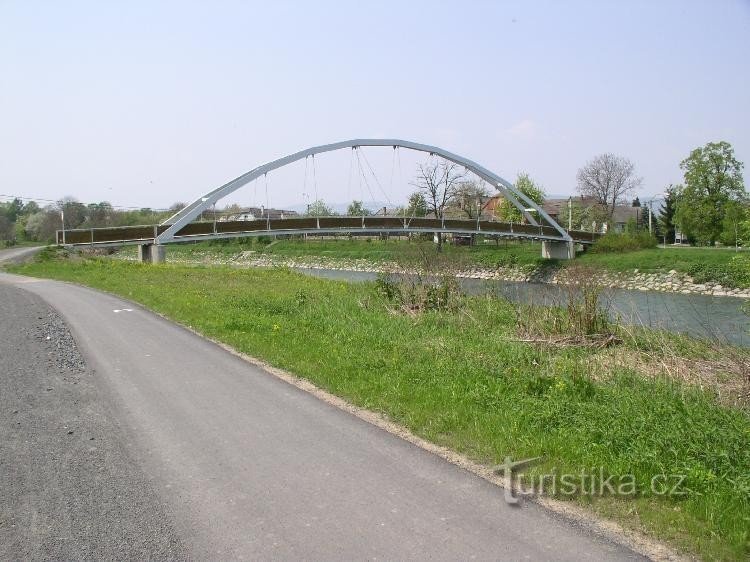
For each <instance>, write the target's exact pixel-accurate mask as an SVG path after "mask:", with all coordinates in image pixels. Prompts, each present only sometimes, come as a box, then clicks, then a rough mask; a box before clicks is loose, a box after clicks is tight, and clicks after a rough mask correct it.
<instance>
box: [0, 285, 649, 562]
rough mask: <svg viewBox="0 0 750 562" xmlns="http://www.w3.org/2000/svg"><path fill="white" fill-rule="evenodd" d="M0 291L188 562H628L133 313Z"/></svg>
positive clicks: (85, 296) (47, 289) (94, 299)
mask: <svg viewBox="0 0 750 562" xmlns="http://www.w3.org/2000/svg"><path fill="white" fill-rule="evenodd" d="M0 283H8V284H11V285H16V286H18V287H22V288H23V289H25V290H27V291H29V292H31V293H33V294H35V295H39V296H40V297H41V298H43V299H44V300H45V301H47V302H48V303H50V304H51V305H52V306H54V307H55V308H56V309H57V310H58V311H59V312H60V313H61V315H62V317H63V318H64V319H65V321H66V322H67V324H68V325H69V326H70V328H71V330H72V333H73V335H74V337H75V339H76V341H77V342H78V345H79V347H80V349H81V351H82V354H83V357H84V358H85V360H86V362H87V365H88V367H89V368H92V369H93V370H94V372H95V373H96V379H97V383H98V385H99V387H100V389H101V393H102V400H105V401H106V408H107V411H108V413H109V415H110V416H111V417H112V418H114V419H115V420H116V421H117V423H118V425H119V427H120V430H121V431H122V440H123V442H124V443H125V444H126V445H127V448H128V451H129V454H130V455H131V457H132V458H133V459H134V460H135V462H136V463H137V464H138V466H140V467H141V468H142V470H143V471H144V473H146V474H148V475H149V476H150V478H151V479H152V483H153V486H154V489H155V490H156V493H157V494H159V496H160V499H161V500H163V502H164V503H165V505H166V506H168V512H169V514H170V517H173V518H174V521H175V523H174V524H175V526H176V529H177V533H178V535H179V536H180V537H182V539H183V540H184V541H185V544H186V545H187V548H188V550H189V552H191V553H192V556H194V557H196V558H198V559H207V558H213V559H217V558H222V559H229V558H231V559H240V558H245V559H259V558H262V559H268V558H283V559H289V558H294V559H300V558H305V559H347V560H353V559H366V558H372V559H427V558H429V559H446V560H468V559H483V560H520V559H531V560H597V561H598V560H625V559H637V558H639V557H638V556H637V555H635V554H634V553H632V552H631V551H628V550H626V549H624V548H622V547H619V546H617V545H614V544H611V543H609V542H607V541H605V540H603V539H599V538H597V537H594V536H591V535H590V534H589V533H588V532H586V531H584V530H582V529H579V528H577V527H575V526H574V525H572V524H570V523H568V522H566V521H564V520H561V519H559V518H558V517H556V516H554V515H552V514H550V513H549V512H547V511H545V510H544V509H542V508H540V507H539V506H536V505H534V504H526V505H525V506H524V507H522V508H516V507H511V506H509V505H507V504H505V503H504V501H503V494H502V490H500V489H498V488H497V487H495V486H493V485H491V484H490V483H488V482H486V481H484V480H482V479H480V478H478V477H476V476H474V475H472V474H470V473H468V472H466V471H463V470H461V469H460V468H458V467H456V466H454V465H451V464H449V463H447V462H445V461H444V460H442V459H440V458H438V457H436V456H434V455H432V454H430V453H427V452H425V451H423V450H422V449H419V448H418V447H416V446H414V445H412V444H410V443H407V442H405V441H403V440H401V439H399V438H397V437H395V436H393V435H391V434H389V433H387V432H385V431H383V430H381V429H378V428H376V427H374V426H372V425H370V424H368V423H366V422H364V421H362V420H360V419H358V418H356V417H354V416H352V415H350V414H347V413H345V412H343V411H341V410H338V409H336V408H335V407H333V406H331V405H329V404H327V403H325V402H323V401H321V400H318V399H317V398H315V397H313V396H311V395H309V394H307V393H305V392H304V391H302V390H299V389H297V388H296V387H293V386H291V385H288V384H287V383H285V382H283V381H281V380H279V379H277V378H276V377H274V376H272V375H269V374H268V373H266V372H264V371H263V370H262V369H259V368H257V367H255V366H252V365H249V364H248V363H246V362H244V361H243V360H241V359H239V358H237V357H235V356H233V355H231V354H230V353H227V352H226V351H224V350H222V349H221V348H219V347H218V346H216V345H214V344H212V343H210V342H207V341H205V340H203V339H202V338H200V337H197V336H195V335H193V334H192V333H190V332H188V331H186V330H184V329H182V328H180V327H178V326H176V325H174V324H172V323H170V322H168V321H165V320H163V319H161V318H159V317H157V316H156V315H154V314H151V313H149V312H147V311H145V310H143V309H141V308H140V307H138V306H135V305H133V304H131V303H128V302H126V301H123V300H121V299H118V298H115V297H112V296H109V295H105V294H102V293H99V292H97V291H93V290H90V289H86V288H83V287H78V286H74V285H69V284H64V283H60V282H54V281H36V280H30V279H26V278H21V277H15V276H10V275H6V274H0ZM175 289H176V290H178V288H175ZM3 318H4V317H3ZM0 321H3V322H4V321H5V320H4V319H3V320H0Z"/></svg>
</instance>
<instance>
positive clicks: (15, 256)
mask: <svg viewBox="0 0 750 562" xmlns="http://www.w3.org/2000/svg"><path fill="white" fill-rule="evenodd" d="M42 248H43V246H22V247H19V248H6V249H3V250H0V265H3V264H10V263H20V262H23V261H25V260H27V259H29V258H30V257H32V256H33V255H34V254H36V253H37V252H39V251H41V249H42Z"/></svg>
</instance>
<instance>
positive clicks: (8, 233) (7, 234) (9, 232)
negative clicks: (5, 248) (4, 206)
mask: <svg viewBox="0 0 750 562" xmlns="http://www.w3.org/2000/svg"><path fill="white" fill-rule="evenodd" d="M14 238H15V229H14V228H13V222H11V221H10V219H8V217H7V216H6V215H5V214H0V242H3V243H5V242H10V241H12V240H13V239H14ZM3 245H4V244H3Z"/></svg>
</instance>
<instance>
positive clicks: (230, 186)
mask: <svg viewBox="0 0 750 562" xmlns="http://www.w3.org/2000/svg"><path fill="white" fill-rule="evenodd" d="M362 146H386V147H387V146H392V147H393V148H394V149H395V148H406V149H409V150H416V151H418V152H425V153H428V154H434V155H437V156H440V157H441V158H444V159H445V160H448V161H450V162H453V163H455V164H458V165H460V166H463V167H464V168H466V169H467V170H469V171H471V172H473V173H474V174H476V175H477V176H479V177H480V178H482V179H483V180H485V181H486V182H488V183H489V184H490V185H492V186H493V187H495V189H497V190H498V191H500V193H501V194H502V195H503V196H504V197H505V198H507V199H508V201H510V202H511V204H513V205H514V206H515V207H516V208H517V209H518V210H519V211H520V212H521V213H523V215H524V217H526V220H527V221H529V222H530V223H531V224H532V225H534V226H538V225H539V222H538V221H537V220H536V219H535V218H534V217H533V216H532V215H531V213H530V212H529V210H528V209H534V211H535V212H536V213H538V216H539V217H540V219H542V220H544V221H545V222H546V223H547V224H548V225H549V226H551V227H554V228H555V229H556V230H557V231H558V232H559V233H560V235H561V237H562V239H563V240H565V241H568V242H570V241H572V238H571V236H570V235H569V234H568V232H566V231H565V229H563V228H562V227H561V226H560V225H559V224H558V223H557V222H556V221H555V220H554V219H553V218H552V217H550V216H549V215H548V214H547V213H546V212H545V211H544V209H542V208H541V207H540V206H539V205H537V204H536V203H535V202H534V201H533V200H531V199H530V198H529V197H527V196H526V195H524V194H523V193H522V192H521V191H519V190H517V189H516V188H515V186H514V185H513V184H512V183H510V182H509V181H507V180H505V179H503V178H501V177H500V176H499V175H497V174H495V173H494V172H491V171H490V170H488V169H487V168H485V167H483V166H480V165H479V164H477V163H476V162H474V161H472V160H469V159H468V158H465V157H463V156H459V155H458V154H454V153H452V152H448V151H447V150H444V149H442V148H439V147H437V146H430V145H427V144H420V143H416V142H412V141H405V140H400V139H352V140H347V141H341V142H336V143H332V144H324V145H320V146H314V147H312V148H308V149H306V150H301V151H299V152H295V153H294V154H290V155H288V156H284V157H283V158H279V159H277V160H274V161H272V162H268V163H266V164H262V165H260V166H258V167H256V168H253V169H252V170H250V171H249V172H246V173H244V174H242V175H241V176H239V177H237V178H235V179H233V180H231V181H229V182H227V183H225V184H224V185H222V186H220V187H217V188H216V189H214V190H213V191H209V192H208V193H206V194H205V195H203V196H201V197H199V198H198V199H196V200H195V201H193V202H192V203H190V204H189V205H187V206H185V208H183V209H181V210H180V211H178V212H177V213H175V214H174V215H172V216H171V217H169V218H168V219H166V220H165V221H164V222H163V223H162V225H169V226H168V228H167V229H166V230H164V231H163V232H162V233H161V234H160V235H159V236H158V237H157V238H156V239H155V242H156V243H157V244H164V243H167V242H170V241H172V240H173V239H174V236H175V234H177V233H178V232H179V231H180V229H181V228H182V227H184V226H185V225H187V224H189V223H190V222H192V221H193V220H194V219H195V218H197V217H198V216H199V215H200V214H201V213H202V212H203V211H205V210H207V209H209V208H210V207H211V206H212V205H213V204H214V203H216V202H217V201H218V200H220V199H222V198H224V197H226V196H227V195H229V194H231V193H232V192H234V191H236V190H238V189H240V188H241V187H243V186H245V185H247V184H248V183H250V182H251V181H253V180H254V179H256V178H259V177H260V176H263V175H265V174H267V173H268V172H271V171H273V170H276V169H278V168H281V167H283V166H287V165H289V164H292V163H293V162H297V161H298V160H302V159H303V158H307V157H308V156H314V155H315V154H321V153H324V152H332V151H334V150H342V149H346V148H354V149H356V148H359V147H362Z"/></svg>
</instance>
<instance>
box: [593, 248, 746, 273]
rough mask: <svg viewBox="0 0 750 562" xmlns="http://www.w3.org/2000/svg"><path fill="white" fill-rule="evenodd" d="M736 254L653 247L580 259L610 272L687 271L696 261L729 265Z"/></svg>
mask: <svg viewBox="0 0 750 562" xmlns="http://www.w3.org/2000/svg"><path fill="white" fill-rule="evenodd" d="M735 255H736V254H735V252H731V251H729V250H726V249H717V248H651V249H648V250H637V251H635V252H621V253H616V254H595V253H591V254H588V253H585V254H583V255H582V256H580V258H579V261H580V262H581V263H587V264H590V265H596V266H598V267H603V268H606V269H609V270H611V271H632V270H634V269H638V270H640V271H643V272H647V273H648V272H654V273H658V272H668V271H671V270H673V269H674V270H675V271H679V272H680V273H688V272H690V270H691V268H692V267H693V266H695V265H696V264H708V265H712V266H723V265H726V264H728V263H729V261H730V260H731V259H732V257H734V256H735Z"/></svg>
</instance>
